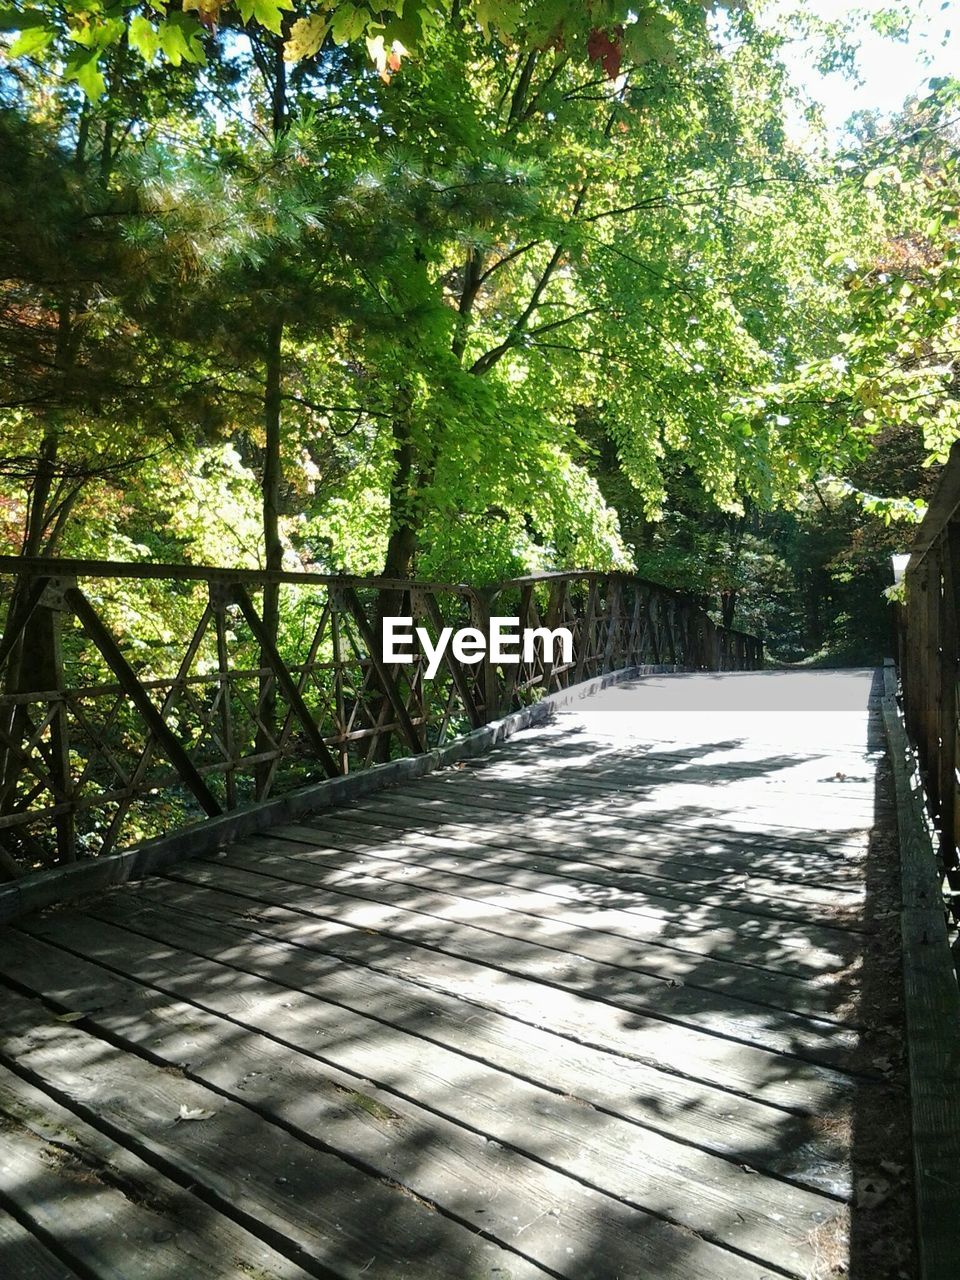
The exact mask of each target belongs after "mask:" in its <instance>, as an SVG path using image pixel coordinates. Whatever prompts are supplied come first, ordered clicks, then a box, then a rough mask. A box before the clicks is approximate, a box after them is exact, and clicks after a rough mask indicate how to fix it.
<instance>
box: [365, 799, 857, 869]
mask: <svg viewBox="0 0 960 1280" xmlns="http://www.w3.org/2000/svg"><path fill="white" fill-rule="evenodd" d="M394 798H395V797H394V796H390V797H389V799H388V798H387V797H383V799H380V798H373V799H366V798H365V799H364V802H363V805H362V807H361V806H358V807H357V809H356V810H355V812H356V813H358V814H359V813H367V812H369V813H376V814H378V815H381V818H380V820H381V821H384V822H386V821H388V820H389V818H390V813H391V811H392V812H394V813H395V814H396V808H397V807H398V806H399V802H400V800H402V798H403V793H401V792H398V793H396V800H397V805H396V806H395V805H393V800H394ZM451 808H452V807H448V808H447V812H446V816H444V812H443V810H442V809H441V808H439V807H437V806H432V807H431V806H429V805H420V806H418V814H417V816H413V815H410V814H408V813H407V811H406V810H405V811H404V813H403V815H402V816H401V815H396V816H395V817H394V819H393V822H394V825H395V826H402V827H403V828H404V830H416V829H418V828H423V829H428V828H430V827H435V826H449V825H451V824H452V823H454V822H457V821H459V822H460V823H461V824H462V823H463V822H464V821H465V820H467V815H466V814H454V813H452V812H451ZM468 814H469V819H468V821H469V824H470V825H472V826H473V827H474V828H476V827H477V826H479V825H482V822H481V821H480V820H481V819H483V818H484V817H486V822H487V824H488V825H490V826H493V827H503V826H508V825H510V824H511V823H513V824H514V825H520V826H524V825H528V824H526V823H524V822H523V821H522V818H523V815H522V814H517V813H508V812H505V811H504V810H503V809H501V810H500V813H499V816H497V815H496V814H495V813H491V814H490V815H485V814H483V813H478V811H477V809H476V808H470V809H468ZM530 814H531V810H529V809H528V811H527V816H528V817H529V816H530ZM343 816H344V817H345V818H346V817H348V816H349V815H348V814H347V813H344V815H343ZM518 819H520V820H521V821H519V823H518ZM644 830H647V831H656V832H666V833H668V834H669V833H671V832H675V831H679V832H682V833H684V835H685V836H686V839H687V841H688V842H689V843H691V844H692V843H695V842H699V841H704V842H706V841H710V840H721V841H725V842H726V843H730V844H735V845H736V844H738V843H741V842H742V843H762V844H768V843H769V844H770V846H772V847H773V848H775V849H777V850H785V849H790V850H792V851H793V853H794V855H795V856H798V857H799V855H801V854H802V855H804V856H805V855H806V853H807V852H808V851H810V852H819V853H822V854H824V855H827V854H830V855H831V856H832V857H833V858H834V860H835V861H837V860H846V858H847V857H848V856H849V854H850V853H851V852H852V853H854V854H856V853H860V852H862V851H863V850H865V848H866V845H867V839H866V834H865V833H863V834H860V833H859V832H858V833H857V834H856V835H851V834H850V833H849V832H843V833H839V834H838V833H829V834H827V835H826V836H824V837H822V838H819V839H818V838H816V837H814V836H812V834H811V831H810V830H809V829H808V830H806V831H802V832H801V831H797V830H796V829H795V828H788V827H777V825H776V824H775V823H771V822H769V821H764V822H759V821H758V822H754V821H752V820H749V819H745V818H739V817H737V818H736V820H735V823H734V821H733V820H731V821H729V822H724V821H723V820H722V819H718V818H716V817H711V818H709V819H698V818H693V817H687V816H684V818H683V819H680V820H678V819H677V818H676V817H672V818H671V817H670V816H667V815H666V814H664V813H657V812H650V811H648V812H647V813H645V814H642V815H634V816H629V817H627V816H623V815H617V814H613V815H610V814H608V815H607V820H606V821H604V820H603V819H602V817H595V815H593V814H591V815H590V816H589V818H588V819H583V818H578V817H577V815H575V814H574V815H571V817H570V819H569V821H568V822H567V824H566V829H565V832H564V833H563V838H565V839H566V840H567V842H568V843H569V842H570V841H571V840H572V839H574V838H575V839H576V840H577V841H578V842H579V841H580V840H581V839H583V838H591V837H592V838H593V839H594V840H595V841H597V842H604V843H609V842H610V841H611V840H616V841H620V840H629V839H631V838H633V837H635V836H636V835H637V834H638V833H639V832H642V831H644Z"/></svg>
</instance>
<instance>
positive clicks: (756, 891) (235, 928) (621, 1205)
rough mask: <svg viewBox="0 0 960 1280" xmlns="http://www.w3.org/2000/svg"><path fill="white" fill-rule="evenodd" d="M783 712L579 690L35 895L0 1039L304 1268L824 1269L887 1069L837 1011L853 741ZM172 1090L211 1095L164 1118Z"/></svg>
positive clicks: (854, 939) (468, 1271)
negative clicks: (800, 736)
mask: <svg viewBox="0 0 960 1280" xmlns="http://www.w3.org/2000/svg"><path fill="white" fill-rule="evenodd" d="M783 736H784V738H785V741H784V743H783V746H782V749H780V750H767V749H766V747H765V746H764V745H761V746H760V747H758V746H756V745H755V744H751V742H750V741H749V740H748V739H747V738H746V737H745V736H741V737H737V736H721V737H713V738H708V739H707V740H706V741H704V742H701V743H699V744H679V745H677V744H674V745H671V744H669V743H664V742H662V741H661V742H657V743H650V742H644V741H642V740H640V739H638V738H635V737H634V738H629V736H628V737H627V740H623V739H622V738H621V740H619V741H616V740H614V741H611V740H607V741H604V740H603V739H602V738H601V737H598V736H597V735H596V734H593V735H591V734H590V733H588V732H586V731H585V730H582V731H580V732H578V731H577V726H576V722H575V721H571V722H568V723H567V724H566V725H560V726H558V728H557V732H556V733H553V732H548V733H543V734H540V735H530V736H529V737H528V738H521V739H514V740H513V741H512V742H511V743H510V744H509V745H508V746H507V747H506V748H504V749H503V750H501V751H500V752H497V753H495V755H493V756H491V757H490V758H489V761H484V762H482V764H481V765H480V766H479V767H476V768H471V769H464V770H460V771H457V772H456V773H454V774H450V775H448V776H444V777H438V778H436V779H432V780H425V781H424V782H423V783H418V784H415V785H413V786H411V787H409V788H403V789H399V790H397V791H395V792H391V793H389V794H388V795H384V796H381V797H378V798H374V799H371V800H368V801H366V802H364V803H363V804H362V805H360V806H357V807H356V808H354V809H352V810H349V811H342V812H340V811H338V812H333V813H330V814H328V815H324V816H323V818H322V819H319V820H317V821H315V822H312V823H303V824H298V825H296V826H291V827H287V828H281V829H279V830H278V831H277V832H275V833H273V834H272V835H271V836H269V837H264V838H260V839H256V840H251V841H249V842H248V843H246V844H241V845H238V846H234V847H232V848H230V849H227V850H225V851H224V853H223V855H222V856H220V857H218V858H216V859H209V860H205V861H202V862H200V861H198V862H194V863H189V864H182V865H181V866H180V867H179V868H177V869H176V871H175V872H173V873H172V874H171V875H170V877H169V878H168V879H165V880H159V879H158V880H154V881H150V882H146V883H144V884H142V885H137V886H128V887H126V888H124V889H122V890H119V891H117V892H114V893H112V894H110V895H108V896H106V897H105V898H103V899H102V900H99V901H97V902H92V903H89V904H87V905H86V908H85V910H84V911H64V912H55V913H51V914H49V915H48V916H47V917H46V918H44V919H42V920H35V921H25V922H23V924H22V926H21V927H20V928H19V929H17V930H11V931H9V933H8V935H7V937H8V941H7V942H6V943H4V944H3V945H2V946H0V977H3V978H4V979H5V980H6V981H7V982H8V983H9V984H10V986H11V989H17V990H19V991H20V992H21V994H22V997H23V998H24V1001H25V1005H27V1006H29V1007H23V1008H21V1009H20V1010H19V1012H17V1011H16V1010H15V1011H14V1012H15V1014H16V1017H15V1019H14V1022H13V1024H12V1030H11V1031H10V1033H9V1034H8V1035H7V1036H6V1037H5V1039H4V1044H3V1050H2V1051H3V1054H4V1055H6V1060H8V1061H9V1062H11V1063H12V1064H13V1065H14V1068H15V1070H16V1071H17V1072H18V1073H19V1074H20V1075H21V1076H24V1075H28V1074H29V1076H30V1078H31V1079H32V1080H33V1081H34V1082H35V1083H37V1084H38V1087H40V1088H42V1089H43V1090H45V1091H46V1092H47V1094H48V1095H49V1096H51V1097H52V1096H53V1095H54V1094H56V1096H57V1097H58V1098H59V1099H60V1100H61V1101H63V1102H65V1105H67V1106H69V1107H70V1108H73V1109H75V1110H76V1111H78V1112H81V1113H82V1114H83V1115H84V1117H85V1118H89V1119H90V1123H91V1125H93V1126H95V1127H97V1129H98V1131H100V1130H102V1129H109V1130H110V1133H111V1136H113V1135H117V1141H118V1142H119V1144H120V1145H124V1144H127V1145H132V1146H136V1147H137V1150H138V1153H139V1154H140V1155H142V1156H143V1158H144V1159H145V1160H146V1161H147V1162H150V1163H152V1164H155V1165H157V1166H158V1167H159V1166H162V1167H163V1169H164V1170H165V1171H168V1172H169V1170H170V1169H177V1170H178V1172H179V1175H180V1176H182V1178H183V1179H189V1185H190V1188H191V1190H190V1192H189V1194H190V1195H191V1196H193V1197H195V1198H199V1199H201V1200H203V1201H204V1203H207V1201H210V1202H211V1204H212V1206H213V1207H214V1208H215V1210H216V1213H217V1214H218V1215H219V1217H220V1218H221V1219H224V1220H227V1221H228V1222H229V1223H231V1224H234V1225H236V1222H238V1221H239V1219H240V1217H241V1215H246V1216H244V1217H243V1223H242V1225H243V1226H244V1227H249V1229H250V1230H251V1231H252V1232H253V1233H254V1234H255V1235H260V1236H263V1238H265V1239H267V1240H269V1241H270V1244H271V1247H273V1248H276V1249H277V1250H278V1252H279V1254H281V1255H282V1256H283V1257H285V1258H287V1259H288V1260H289V1261H291V1262H292V1261H296V1262H297V1263H298V1264H299V1265H300V1266H303V1267H305V1269H306V1270H307V1271H308V1272H310V1273H311V1274H322V1275H346V1274H356V1273H358V1272H360V1271H363V1269H364V1267H365V1266H366V1262H367V1260H368V1258H367V1256H366V1255H364V1254H363V1253H362V1250H363V1247H364V1246H365V1245H366V1246H368V1247H369V1257H370V1258H373V1259H374V1265H372V1266H371V1268H370V1274H374V1275H377V1274H379V1275H398V1276H399V1275H408V1276H410V1275H412V1276H415V1277H417V1278H418V1280H424V1278H425V1277H428V1276H432V1275H435V1274H443V1275H445V1276H449V1277H454V1276H456V1277H460V1276H463V1277H465V1278H466V1277H469V1276H474V1275H476V1276H479V1275H486V1276H490V1277H491V1278H493V1277H495V1276H496V1277H499V1280H502V1277H501V1276H500V1271H502V1272H503V1274H504V1275H507V1274H509V1275H511V1276H521V1275H528V1274H549V1275H558V1276H562V1277H568V1278H569V1280H590V1278H591V1277H593V1278H595V1280H617V1278H618V1277H620V1278H622V1280H628V1278H629V1280H646V1277H650V1280H653V1278H654V1277H656V1278H657V1280H661V1278H662V1277H675V1278H676V1280H699V1277H701V1276H703V1277H706V1276H710V1277H715V1276H721V1277H726V1276H729V1277H752V1278H753V1280H760V1277H761V1276H764V1275H767V1276H769V1275H770V1274H771V1270H773V1271H775V1272H779V1273H781V1274H786V1275H791V1276H797V1277H800V1276H807V1275H809V1274H817V1275H821V1276H827V1275H829V1274H830V1271H831V1268H832V1267H833V1265H834V1264H835V1263H841V1262H845V1260H846V1248H847V1246H846V1234H847V1224H846V1218H845V1202H846V1200H847V1198H848V1194H849V1189H850V1181H851V1179H850V1168H849V1152H850V1130H851V1125H852V1126H853V1129H854V1133H856V1130H857V1126H858V1124H860V1118H861V1116H862V1115H863V1114H865V1113H864V1111H863V1107H862V1101H863V1097H864V1091H865V1090H866V1091H867V1092H870V1091H873V1093H874V1094H876V1093H877V1091H878V1090H881V1091H885V1090H886V1088H887V1085H886V1083H885V1082H884V1081H883V1079H882V1077H883V1072H882V1071H880V1070H879V1068H876V1066H875V1064H871V1062H870V1060H869V1057H867V1058H865V1057H864V1054H863V1051H862V1049H861V1046H860V1045H859V1042H858V1030H857V1028H858V1026H859V1024H860V1022H861V1021H863V1020H864V1017H865V1016H869V1010H867V1011H866V1015H865V1014H864V1010H863V1008H862V1006H861V1004H860V997H859V994H858V993H859V991H860V986H861V975H860V970H859V967H858V966H859V962H860V961H861V959H862V956H863V952H864V946H865V941H866V939H867V938H868V936H869V933H870V930H871V929H872V928H873V916H872V914H871V908H870V903H869V899H868V901H867V905H866V907H864V902H863V896H862V889H863V880H862V877H863V857H864V849H865V847H866V846H865V841H864V840H863V839H862V838H861V837H860V835H859V834H858V833H860V832H862V830H863V826H864V824H863V823H862V822H861V818H860V811H859V808H858V809H857V814H856V816H853V817H850V818H849V819H848V818H847V816H845V812H844V808H843V805H842V804H840V805H834V808H835V810H836V813H835V817H834V818H833V819H832V826H831V827H830V828H829V829H828V828H827V826H826V825H824V826H823V827H821V828H819V829H818V827H817V825H816V823H817V821H818V817H819V815H818V812H817V810H816V809H815V806H817V805H818V804H821V803H822V802H825V800H826V799H827V798H830V799H831V803H833V800H832V795H831V793H842V794H844V795H851V796H852V795H853V789H854V787H855V786H861V787H862V779H863V778H864V777H868V776H871V775H872V771H873V762H872V761H867V759H866V756H865V754H864V752H863V751H861V752H860V765H859V768H858V771H856V772H855V770H854V767H853V765H850V764H848V763H847V757H848V756H849V757H850V758H851V759H853V757H854V756H855V755H856V754H857V753H856V751H853V750H848V749H847V748H848V747H849V745H850V744H846V743H845V744H843V746H844V752H845V754H844V755H843V762H844V763H843V767H842V768H841V767H839V766H838V767H837V768H836V769H835V770H834V771H833V772H834V773H837V774H839V773H843V775H844V777H843V778H842V779H840V778H838V777H833V776H832V775H831V772H830V770H829V769H827V766H826V763H825V762H827V761H829V760H832V759H833V758H834V757H832V756H831V755H830V751H829V744H825V747H824V750H823V751H822V752H820V753H816V752H805V751H793V750H791V749H790V743H789V735H788V734H786V733H785V734H784V735H783ZM867 745H868V746H869V745H870V744H867ZM837 758H839V757H837ZM821 764H823V768H821ZM825 769H826V772H824V770H825ZM511 773H512V774H513V775H514V780H511V779H510V777H509V775H510V774H511ZM737 778H740V779H742V780H749V779H752V780H753V783H754V784H756V785H760V786H762V787H764V790H763V792H762V794H761V795H760V796H759V798H758V803H757V804H756V806H755V816H754V818H743V817H742V814H743V813H744V812H745V808H744V807H743V806H742V805H741V804H740V801H739V800H737V799H731V798H730V797H731V796H732V795H734V791H733V788H734V787H735V786H736V782H735V781H734V782H731V779H734V780H736V779H737ZM781 778H785V779H789V780H790V781H789V784H788V785H789V786H791V787H792V786H793V785H794V781H795V780H796V779H797V778H799V779H800V780H801V781H803V780H805V781H806V783H807V784H809V785H810V787H811V793H810V794H811V798H810V801H809V804H807V805H806V809H807V811H808V812H807V815H806V816H807V819H808V820H807V823H806V825H805V826H797V825H794V824H793V823H778V820H777V811H778V803H779V802H778V801H774V802H772V803H767V800H768V793H767V790H766V782H765V781H764V780H767V781H770V780H773V781H774V784H775V783H776V780H779V779H781ZM848 778H851V779H852V778H856V782H852V783H851V785H850V787H849V788H848V789H846V790H844V785H843V784H844V783H845V782H846V779H848ZM554 781H556V782H557V783H558V784H559V785H557V786H553V785H552V784H553V782H554ZM488 782H489V783H490V785H489V786H488V785H487V783H488ZM798 785H799V784H798ZM691 787H693V788H703V789H704V790H702V791H700V790H697V791H695V792H693V793H689V794H685V790H684V789H688V788H691ZM770 794H772V792H770ZM675 796H680V797H683V798H682V799H680V800H675V799H674V797H675ZM826 807H827V806H826V805H825V803H824V804H823V808H824V809H826ZM800 816H801V817H803V816H804V815H803V814H802V813H801V814H800ZM858 823H859V825H858ZM866 825H869V823H868V824H866ZM871 848H872V846H871ZM869 857H870V854H869V853H868V863H869ZM868 888H869V885H868ZM838 902H839V904H840V905H839V907H838ZM11 938H12V939H13V941H12V942H11V941H9V939H11ZM39 994H43V995H44V996H45V998H46V1000H47V1002H48V1004H49V1006H50V1008H51V1009H52V1010H54V1011H61V1010H79V1011H82V1012H83V1013H84V1017H83V1019H82V1020H81V1021H79V1022H77V1023H75V1024H71V1023H67V1024H64V1023H58V1022H57V1021H56V1017H55V1015H54V1016H52V1017H51V1016H50V1015H49V1014H47V1015H45V1014H44V1012H43V1010H42V1009H40V1007H39V1006H37V1005H36V1003H35V1002H34V1001H32V1000H27V997H34V996H36V995H39ZM18 1019H19V1021H18ZM871 1052H873V1054H874V1056H876V1052H875V1047H874V1046H871ZM171 1068H173V1070H171ZM122 1081H126V1082H127V1084H126V1091H127V1092H129V1090H130V1088H131V1087H133V1085H132V1083H131V1082H136V1084H137V1086H138V1087H139V1088H140V1089H141V1090H142V1096H141V1099H140V1100H142V1099H146V1100H147V1103H146V1104H145V1105H144V1106H141V1109H140V1110H139V1111H137V1112H136V1113H133V1112H132V1111H130V1110H129V1109H126V1110H125V1109H124V1105H123V1095H124V1086H123V1085H122V1083H121V1082H122ZM880 1096H881V1098H885V1097H886V1094H885V1093H881V1094H880ZM184 1099H185V1100H186V1103H185V1104H186V1105H188V1106H190V1107H193V1108H195V1109H198V1110H209V1111H211V1112H212V1114H211V1116H210V1117H209V1118H207V1119H204V1120H202V1121H196V1122H183V1123H181V1124H175V1123H174V1122H173V1121H172V1120H171V1114H172V1113H175V1106H174V1104H177V1105H180V1101H181V1100H184ZM171 1134H172V1135H173V1136H174V1138H175V1145H174V1146H171V1143H172V1142H173V1138H171ZM165 1144H166V1145H165ZM224 1148H225V1149H226V1150H227V1151H228V1152H229V1160H230V1164H229V1165H225V1164H224V1163H223V1162H222V1161H220V1162H219V1163H218V1160H217V1158H216V1152H217V1151H218V1150H221V1149H224ZM174 1152H175V1153H176V1158H174V1155H173V1154H172V1153H174ZM320 1157H323V1160H322V1161H320ZM177 1159H179V1161H180V1163H179V1165H178V1164H177V1163H176V1160H177ZM318 1161H319V1163H318ZM164 1162H167V1163H164ZM278 1170H279V1171H280V1172H278ZM231 1172H232V1174H233V1177H234V1180H233V1181H231ZM278 1178H279V1179H282V1180H283V1181H282V1182H280V1183H278V1182H277V1179H278ZM281 1190H282V1191H283V1194H282V1195H279V1196H278V1192H279V1191H281ZM288 1193H289V1194H288ZM321 1201H322V1203H321ZM330 1204H333V1205H334V1207H335V1210H336V1213H335V1215H333V1214H331V1213H330V1211H329V1206H330ZM394 1205H395V1206H396V1207H393V1206H394ZM878 1212H879V1211H878ZM857 1214H859V1210H858V1211H857ZM857 1223H858V1219H857V1215H856V1214H855V1228H854V1241H855V1245H856V1241H857V1238H858V1237H857V1231H858V1230H859V1227H858V1225H857ZM334 1224H335V1225H334ZM867 1225H868V1226H869V1222H868V1224H867ZM304 1242H309V1243H310V1252H309V1257H307V1258H305V1257H304V1256H303V1252H302V1251H303V1249H304V1247H305V1243H304ZM480 1244H483V1245H484V1246H488V1247H490V1248H492V1249H493V1250H498V1251H499V1253H491V1252H488V1253H486V1254H480V1253H478V1252H477V1248H478V1246H479V1245H480ZM854 1254H855V1258H854V1260H855V1262H857V1265H858V1266H859V1265H860V1263H859V1261H858V1255H857V1250H856V1248H855V1249H854ZM404 1258H406V1261H404ZM404 1267H406V1270H404ZM311 1268H312V1270H311ZM351 1268H353V1270H351ZM444 1268H446V1270H445V1271H444ZM497 1268H500V1271H498V1270H497ZM364 1273H366V1272H364ZM143 1274H147V1273H146V1272H144V1273H143ZM197 1274H203V1273H202V1272H199V1271H198V1272H197ZM213 1274H216V1273H215V1272H214V1273H213ZM859 1274H860V1276H861V1280H867V1274H868V1273H867V1272H866V1271H863V1270H861V1271H860V1273H859ZM873 1274H877V1273H876V1272H874V1273H873Z"/></svg>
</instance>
